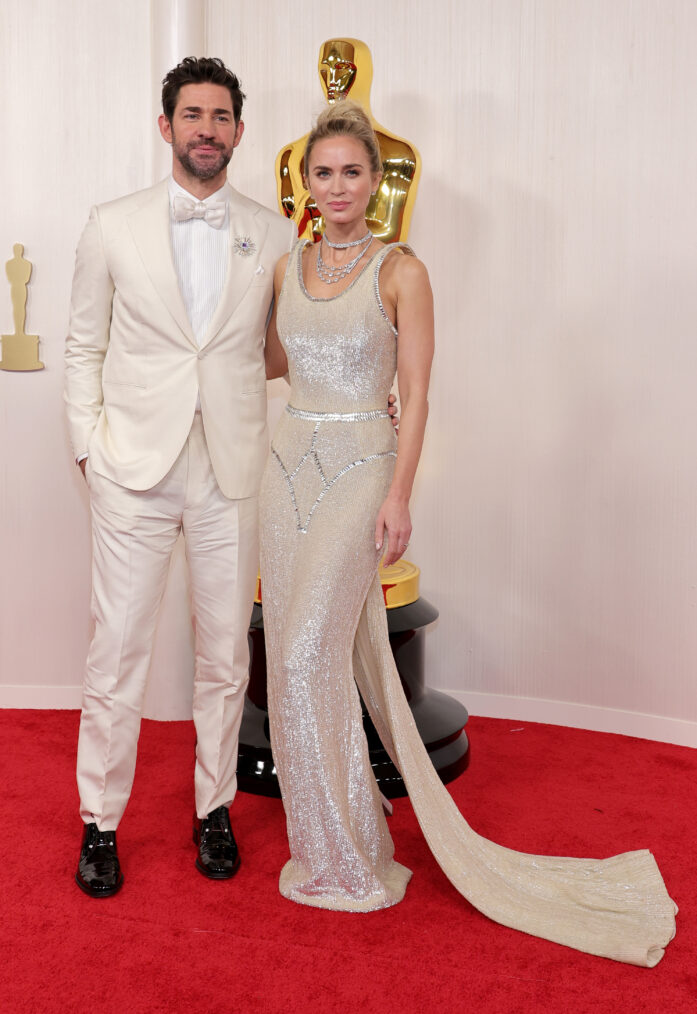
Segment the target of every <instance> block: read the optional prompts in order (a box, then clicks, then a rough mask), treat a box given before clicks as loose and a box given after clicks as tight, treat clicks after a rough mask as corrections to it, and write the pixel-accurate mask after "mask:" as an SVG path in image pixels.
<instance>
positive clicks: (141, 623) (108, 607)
mask: <svg viewBox="0 0 697 1014" xmlns="http://www.w3.org/2000/svg"><path fill="white" fill-rule="evenodd" d="M86 474H87V480H88V483H89V487H90V498H91V507H92V615H93V619H94V636H93V639H92V643H91V646H90V651H89V655H88V658H87V671H86V675H85V682H84V688H83V702H82V717H81V720H80V736H79V741H78V757H77V782H78V790H79V793H80V815H81V817H82V819H83V821H85V822H90V821H93V820H94V821H96V823H97V826H98V828H99V829H100V830H101V831H107V830H109V831H110V830H115V829H116V827H117V826H118V824H119V821H120V820H121V817H122V816H123V812H124V810H125V808H126V804H127V802H128V797H129V795H130V792H131V786H132V784H133V776H134V773H135V762H136V748H137V743H138V735H139V732H140V720H141V712H142V707H143V697H144V694H145V686H146V680H147V675H148V670H149V667H150V659H151V655H152V647H153V637H154V634H155V625H156V622H157V614H158V611H159V606H160V602H161V600H162V595H163V593H164V589H165V584H166V581H167V573H168V570H169V562H170V557H171V554H172V551H173V549H174V545H175V543H176V541H177V538H178V536H179V533H180V531H183V533H184V539H185V545H186V558H187V563H188V567H189V575H190V583H191V599H192V602H191V608H192V616H193V621H194V634H195V657H196V662H195V673H194V723H195V726H196V735H197V746H196V768H195V775H194V783H195V792H196V812H197V814H198V816H199V817H205V816H206V815H207V814H208V813H210V812H211V810H214V809H215V808H216V807H218V806H220V805H222V804H229V803H230V802H231V801H232V799H233V797H234V795H235V791H236V788H237V779H236V767H237V742H238V736H239V729H240V722H241V720H242V709H243V705H244V693H245V689H246V686H247V682H248V678H249V677H248V668H249V648H248V641H247V632H248V629H249V620H250V616H251V610H252V601H253V596H254V586H255V581H256V575H257V562H258V540H257V498H256V497H249V498H247V499H244V500H227V499H226V498H225V497H224V496H223V494H222V493H221V492H220V490H219V488H218V484H217V482H216V480H215V476H214V474H213V469H212V466H211V462H210V458H209V455H208V448H207V446H206V439H205V435H204V432H203V424H202V421H201V416H200V414H199V413H197V414H196V416H195V419H194V424H193V426H192V429H191V432H190V434H189V438H188V440H187V442H186V444H185V446H184V448H183V450H182V452H181V454H180V455H179V458H178V459H177V461H176V462H175V463H174V465H173V466H172V469H171V470H170V472H169V473H168V474H167V475H166V476H165V478H164V479H162V481H161V482H159V483H158V484H157V485H156V486H154V487H153V488H152V489H149V490H145V491H142V492H141V491H137V490H130V489H125V488H124V487H123V486H119V485H117V484H116V483H114V482H112V481H111V480H109V479H106V478H105V477H104V476H102V475H98V474H96V473H95V472H93V471H92V470H91V469H90V467H89V460H88V464H87V473H86Z"/></svg>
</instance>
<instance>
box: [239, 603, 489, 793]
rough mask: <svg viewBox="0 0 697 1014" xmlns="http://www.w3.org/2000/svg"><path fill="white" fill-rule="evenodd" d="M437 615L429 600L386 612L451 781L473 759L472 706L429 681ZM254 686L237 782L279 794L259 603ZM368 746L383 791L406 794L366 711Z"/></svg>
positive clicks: (402, 671)
mask: <svg viewBox="0 0 697 1014" xmlns="http://www.w3.org/2000/svg"><path fill="white" fill-rule="evenodd" d="M437 616H438V612H437V610H436V609H435V608H434V607H433V606H432V605H431V604H430V603H429V602H426V601H425V599H421V598H419V599H417V600H416V602H412V603H410V604H409V605H406V606H400V607H398V608H396V609H388V610H387V626H388V629H389V632H390V645H391V647H392V652H393V654H394V659H395V663H396V666H397V671H398V672H399V676H400V679H401V681H402V686H403V688H404V693H405V694H406V698H407V701H408V702H409V707H410V708H411V711H412V714H413V716H414V721H415V722H416V726H417V728H418V730H419V734H420V736H421V738H422V740H423V742H424V745H425V747H426V749H427V751H428V754H429V757H430V758H431V761H432V762H433V766H434V767H435V769H436V771H437V772H438V774H439V776H440V778H441V781H443V782H449V781H452V779H453V778H455V777H456V776H457V775H459V774H460V773H461V772H462V771H464V770H465V768H466V767H467V765H468V763H469V743H468V741H467V735H466V733H465V725H466V723H467V719H468V715H467V709H466V708H465V707H464V706H463V705H462V704H460V703H459V702H458V701H455V700H453V698H452V697H448V696H447V694H443V693H440V692H439V691H438V690H430V689H429V688H428V687H427V686H426V685H425V681H424V643H423V639H424V632H425V628H426V626H427V625H428V624H429V623H432V622H433V620H435V619H436V617H437ZM249 641H250V656H251V657H250V669H249V687H248V689H247V696H246V698H245V702H244V713H243V716H242V726H241V729H240V749H239V758H238V762H237V782H238V785H239V787H240V789H242V790H243V791H244V792H252V793H256V794H257V795H262V796H279V795H280V791H279V788H278V781H277V779H276V769H275V768H274V763H273V757H272V756H271V744H270V742H269V718H268V714H267V711H266V648H265V644H264V621H263V615H262V610H261V606H259V605H255V606H254V611H253V612H252V622H251V625H250V628H249ZM363 724H364V727H365V732H366V736H367V739H368V750H369V753H370V761H371V764H372V766H373V771H374V773H375V777H376V779H377V782H378V785H379V786H380V791H381V792H382V793H383V795H384V796H387V797H388V798H395V797H397V796H405V795H406V789H405V787H404V782H403V781H402V778H401V776H400V774H399V772H398V771H397V769H396V768H395V766H394V764H393V763H392V761H391V760H390V758H389V757H388V755H387V753H386V752H385V750H384V749H383V747H382V743H381V742H380V739H379V737H378V734H377V732H376V731H375V727H374V726H373V723H372V722H371V720H370V718H369V717H368V715H367V713H366V711H365V708H364V709H363Z"/></svg>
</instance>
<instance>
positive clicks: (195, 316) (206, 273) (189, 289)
mask: <svg viewBox="0 0 697 1014" xmlns="http://www.w3.org/2000/svg"><path fill="white" fill-rule="evenodd" d="M223 190H224V187H221V189H220V190H216V192H215V193H214V194H211V195H210V197H206V198H205V200H204V201H203V202H202V203H203V204H213V203H215V202H217V201H220V200H221V198H222V195H223ZM178 194H179V195H181V196H183V197H187V198H189V200H192V201H197V202H198V198H197V197H194V195H193V194H190V193H189V192H188V191H187V190H185V189H184V188H183V187H181V186H180V185H179V184H178V183H177V182H176V181H175V180H174V179H173V177H171V176H170V178H169V204H170V237H171V240H172V259H173V261H174V268H175V271H176V272H177V278H178V279H179V289H180V291H181V294H182V298H183V300H184V306H185V307H186V313H187V316H188V318H189V322H190V324H191V329H192V331H193V332H194V337H195V338H196V341H197V343H198V345H199V347H200V346H201V343H202V341H203V339H204V338H205V336H206V332H207V330H208V326H209V325H210V322H211V320H212V319H213V314H214V313H215V310H216V307H217V305H218V303H219V302H220V297H221V295H222V292H223V285H224V284H225V275H226V273H227V261H228V249H229V245H230V211H229V209H226V211H225V221H224V222H223V224H222V226H221V227H220V228H219V229H215V228H213V226H211V225H209V224H208V222H205V221H204V220H203V219H202V218H190V219H188V220H187V221H185V222H176V221H175V220H174V218H173V216H172V215H171V209H172V202H173V201H174V198H175V197H176V196H177V195H178ZM200 410H201V402H200V399H197V401H196V411H197V412H199V411H200Z"/></svg>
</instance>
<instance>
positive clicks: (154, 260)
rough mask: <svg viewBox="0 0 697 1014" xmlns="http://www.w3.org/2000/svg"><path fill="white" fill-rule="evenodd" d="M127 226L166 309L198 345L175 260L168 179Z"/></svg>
mask: <svg viewBox="0 0 697 1014" xmlns="http://www.w3.org/2000/svg"><path fill="white" fill-rule="evenodd" d="M128 226H129V228H130V230H131V235H132V236H133V241H134V243H135V245H136V247H137V248H138V252H139V253H140V256H141V258H142V260H143V265H144V267H145V270H146V272H147V274H148V276H149V278H150V281H151V282H152V284H153V285H154V287H155V289H156V291H157V293H158V295H159V296H160V298H161V299H162V302H163V304H164V307H165V309H166V311H167V312H168V313H169V314H170V315H171V316H172V317H173V318H174V320H175V322H176V324H177V326H178V327H179V329H180V330H181V331H182V333H183V334H184V335H185V336H186V338H187V339H188V340H189V341H190V342H191V344H192V345H193V346H194V347H196V348H197V347H198V346H197V345H196V339H195V338H194V334H193V331H192V330H191V323H190V322H189V318H188V315H187V312H186V307H185V306H184V300H183V299H182V294H181V290H180V288H179V280H178V279H177V272H176V270H175V267H174V262H173V260H172V244H171V241H170V234H169V190H168V186H167V181H166V180H165V181H164V182H162V183H160V184H158V185H157V186H156V187H154V188H153V192H152V199H151V200H149V201H148V202H147V203H146V204H144V205H142V206H141V207H140V208H138V210H137V211H134V212H133V214H131V215H130V216H129V218H128Z"/></svg>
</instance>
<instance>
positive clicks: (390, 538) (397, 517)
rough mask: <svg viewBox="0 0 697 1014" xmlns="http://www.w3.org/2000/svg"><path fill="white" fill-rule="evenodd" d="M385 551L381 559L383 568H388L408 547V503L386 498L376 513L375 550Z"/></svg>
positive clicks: (389, 497)
mask: <svg viewBox="0 0 697 1014" xmlns="http://www.w3.org/2000/svg"><path fill="white" fill-rule="evenodd" d="M385 538H387V549H386V552H385V555H384V557H383V561H382V563H383V566H385V567H389V566H390V564H392V563H396V562H397V560H399V558H400V556H402V554H403V553H404V550H405V549H406V548H407V546H408V545H409V539H410V538H411V517H410V516H409V501H408V500H403V499H398V498H396V497H391V496H388V497H387V499H386V500H385V502H384V503H383V505H382V507H381V508H380V510H379V512H378V517H377V521H376V522H375V548H376V549H377V550H380V549H383V548H384V547H385Z"/></svg>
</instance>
